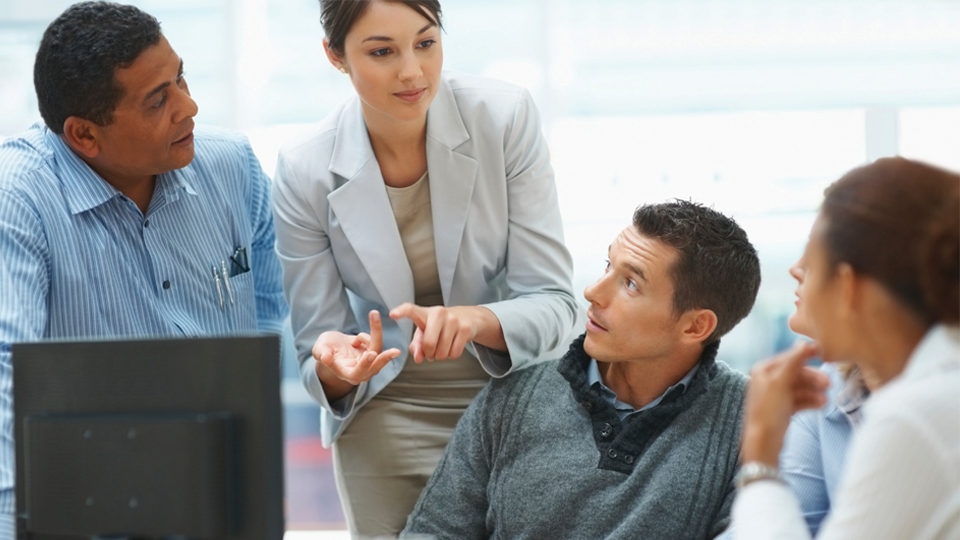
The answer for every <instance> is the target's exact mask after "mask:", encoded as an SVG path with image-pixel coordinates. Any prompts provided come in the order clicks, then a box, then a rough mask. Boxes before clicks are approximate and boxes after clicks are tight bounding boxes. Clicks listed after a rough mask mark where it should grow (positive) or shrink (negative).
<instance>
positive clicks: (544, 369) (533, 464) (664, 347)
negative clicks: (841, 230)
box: [403, 201, 760, 540]
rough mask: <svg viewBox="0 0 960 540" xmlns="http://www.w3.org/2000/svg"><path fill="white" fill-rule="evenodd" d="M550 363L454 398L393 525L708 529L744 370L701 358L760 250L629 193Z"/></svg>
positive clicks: (673, 207) (753, 288) (732, 445)
mask: <svg viewBox="0 0 960 540" xmlns="http://www.w3.org/2000/svg"><path fill="white" fill-rule="evenodd" d="M609 257H610V260H609V262H608V263H607V268H606V271H605V272H604V274H603V275H602V276H601V277H600V279H599V280H597V282H596V283H594V284H593V285H591V286H589V287H587V289H586V291H584V296H585V297H586V299H587V300H588V301H589V302H590V307H589V309H588V311H587V315H588V319H589V320H588V322H587V331H586V334H584V335H583V336H581V337H580V338H578V339H577V340H575V341H574V342H573V344H571V346H570V350H569V352H567V354H566V355H565V356H564V357H563V358H562V359H561V360H560V361H559V362H557V363H546V364H543V365H540V366H537V367H534V368H530V369H527V370H524V371H522V372H518V373H516V374H514V375H511V376H509V377H507V378H504V379H499V380H493V381H492V382H491V383H490V384H489V386H487V387H486V388H485V389H484V390H483V391H482V392H481V393H480V394H479V395H478V396H477V398H476V400H475V401H474V402H473V404H472V405H471V406H470V408H469V409H468V410H467V412H466V413H465V414H464V416H463V418H462V419H461V420H460V423H459V424H458V425H457V429H456V431H455V432H454V435H453V438H452V439H451V440H450V444H449V446H448V447H447V450H446V452H445V453H444V456H443V459H442V460H441V461H440V465H439V466H438V467H437V469H436V472H435V473H434V475H433V477H432V478H431V479H430V482H429V483H428V484H427V487H426V489H424V491H423V494H422V495H421V497H420V500H419V502H418V503H417V506H416V507H415V508H414V511H413V513H412V514H411V515H410V518H409V520H408V521H407V527H406V529H405V530H404V533H403V534H404V535H411V536H413V533H425V534H429V535H434V536H436V538H438V539H446V538H449V539H458V540H464V539H471V538H477V539H480V538H494V537H495V538H511V539H514V540H517V539H544V538H590V539H597V538H609V539H612V538H624V539H627V538H629V539H635V538H664V539H677V538H713V537H715V536H716V535H718V534H720V533H721V532H722V531H723V530H724V529H725V528H726V526H727V524H728V522H729V519H730V507H731V504H732V502H733V497H734V488H733V484H732V480H733V476H734V474H735V472H736V470H737V456H738V445H739V438H740V421H741V418H740V417H741V410H742V408H743V396H744V388H745V385H746V377H745V376H744V375H742V374H740V373H738V372H736V371H733V370H732V369H731V368H730V367H728V366H727V365H726V364H724V363H722V362H718V361H716V360H715V359H716V356H717V349H718V347H719V345H720V342H719V340H720V337H721V336H723V335H724V334H726V333H727V332H728V331H730V329H731V328H733V327H734V326H735V325H736V324H737V323H738V322H740V320H741V319H743V317H745V316H746V315H747V313H749V312H750V309H751V307H752V306H753V302H754V299H755V298H756V295H757V289H758V288H759V286H760V262H759V260H758V259H757V253H756V251H755V250H754V248H753V246H752V245H751V244H750V242H749V241H748V240H747V235H746V233H744V231H743V230H742V229H741V228H740V227H739V226H737V224H736V223H734V222H733V220H731V219H729V218H727V217H725V216H723V215H722V214H720V213H718V212H715V211H714V210H711V209H709V208H705V207H703V206H700V205H698V204H695V203H692V202H685V201H676V202H671V203H665V204H656V205H647V206H643V207H640V208H638V209H637V211H636V213H635V214H634V216H633V225H632V226H630V227H627V228H626V229H624V230H623V232H621V233H620V235H619V236H618V237H617V238H616V239H615V240H614V241H613V244H611V245H610V248H609Z"/></svg>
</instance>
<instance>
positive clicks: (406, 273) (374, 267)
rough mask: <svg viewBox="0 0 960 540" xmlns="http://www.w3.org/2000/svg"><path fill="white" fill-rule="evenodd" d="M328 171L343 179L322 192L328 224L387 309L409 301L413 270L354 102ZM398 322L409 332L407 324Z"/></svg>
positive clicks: (343, 118) (339, 132)
mask: <svg viewBox="0 0 960 540" xmlns="http://www.w3.org/2000/svg"><path fill="white" fill-rule="evenodd" d="M330 172H332V173H334V174H336V175H338V176H340V177H342V178H344V179H345V180H346V181H345V182H344V183H343V185H341V186H340V187H338V188H337V189H335V190H334V191H333V192H331V193H330V194H329V195H327V200H328V201H329V202H330V208H331V209H332V210H333V214H334V216H335V217H336V221H337V222H338V223H335V224H333V223H332V224H331V225H333V226H336V225H337V224H339V226H340V229H341V230H342V231H343V234H344V235H345V236H346V237H347V240H348V241H349V242H350V245H351V246H352V247H353V249H354V251H355V252H356V253H357V256H358V257H359V258H360V262H361V263H362V264H363V268H364V269H365V270H366V271H367V274H368V275H369V276H370V279H371V280H372V281H373V283H374V285H375V286H376V288H377V291H378V292H379V293H380V297H381V298H382V299H383V302H384V305H385V306H386V307H387V309H392V308H394V307H397V306H398V305H400V304H402V303H403V302H413V299H414V291H413V274H412V273H411V271H410V265H409V264H408V262H407V255H406V252H405V251H404V250H403V243H402V241H401V240H400V232H399V230H398V229H397V222H396V220H395V219H394V217H393V209H392V208H391V207H390V200H389V198H388V197H387V190H386V188H385V187H384V183H383V175H382V174H381V173H380V165H379V164H378V163H377V159H376V157H375V156H374V155H373V148H372V147H371V146H370V137H369V136H368V135H367V128H366V124H365V123H364V121H363V114H362V113H361V111H360V104H359V100H356V99H355V100H354V101H353V102H352V103H350V104H349V105H348V106H347V107H346V108H345V109H344V111H343V113H342V114H341V116H340V123H339V125H338V127H337V142H336V144H335V146H334V148H333V155H332V156H331V158H330ZM401 326H402V327H404V333H405V334H409V332H408V329H407V328H405V327H406V326H407V325H401Z"/></svg>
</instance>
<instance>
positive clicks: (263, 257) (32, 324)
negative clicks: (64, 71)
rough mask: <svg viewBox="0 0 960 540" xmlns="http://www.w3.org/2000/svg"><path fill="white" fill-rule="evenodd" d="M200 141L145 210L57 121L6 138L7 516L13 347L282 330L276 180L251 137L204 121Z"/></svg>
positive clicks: (3, 423)
mask: <svg viewBox="0 0 960 540" xmlns="http://www.w3.org/2000/svg"><path fill="white" fill-rule="evenodd" d="M194 145H195V149H196V154H195V157H194V159H193V162H192V163H191V164H190V165H188V166H187V167H185V168H183V169H179V170H176V171H171V172H169V173H166V174H162V175H160V176H158V177H157V183H156V188H155V190H154V194H153V198H152V199H151V201H150V206H149V207H148V209H147V212H146V215H143V214H142V213H141V212H140V210H139V209H138V208H137V206H136V204H134V202H133V201H132V200H130V199H128V198H127V197H126V196H124V195H123V194H122V193H120V192H119V191H117V190H116V189H115V188H114V187H112V186H111V185H110V184H108V183H107V182H106V181H104V180H103V179H102V178H101V177H100V176H98V175H97V174H96V173H95V172H94V171H93V170H92V169H91V168H90V167H89V166H87V164H86V163H84V162H83V161H82V160H81V159H80V158H79V157H78V156H77V155H76V154H75V153H74V152H73V151H71V150H70V149H69V148H68V147H67V146H66V145H65V144H64V142H63V141H62V140H61V139H60V138H59V137H58V136H57V135H55V134H53V133H52V132H50V131H49V130H48V129H47V128H46V127H45V126H42V125H40V124H35V125H34V126H32V127H31V128H30V129H29V130H28V131H26V132H24V133H22V134H20V135H18V136H16V137H14V138H11V139H8V140H7V141H5V142H4V143H3V144H2V145H0V255H2V264H0V438H2V440H0V512H13V511H14V502H15V501H14V492H13V486H14V476H15V461H14V460H15V457H14V446H13V433H12V388H11V386H12V368H11V360H10V346H11V344H12V343H14V342H26V341H38V340H43V339H75V338H108V337H109V338H114V337H160V336H198V335H223V334H238V333H253V332H256V331H258V330H259V331H267V332H275V333H279V332H280V329H281V325H282V322H283V320H284V318H285V317H286V315H287V306H286V303H285V300H284V298H283V290H282V286H281V280H280V264H279V262H278V261H277V258H276V255H275V253H274V251H273V247H274V240H275V238H274V229H273V216H272V213H271V209H270V201H269V193H270V189H269V179H268V178H267V177H266V175H264V173H263V170H262V169H261V167H260V164H259V162H258V161H257V159H256V157H255V156H254V154H253V151H252V149H251V148H250V145H249V143H248V142H247V141H246V139H245V138H244V137H243V136H241V135H237V134H233V133H230V132H225V131H220V130H213V129H209V128H207V129H197V130H196V131H195V138H194ZM238 249H242V250H244V251H245V253H246V256H247V260H246V261H243V260H242V256H243V255H242V254H240V253H239V252H238ZM235 254H236V255H237V256H236V257H235V258H236V259H238V260H240V262H241V263H245V264H243V266H240V265H236V264H235V263H233V262H232V261H231V259H230V257H231V256H232V255H235ZM224 267H226V272H227V274H228V276H231V277H229V288H228V287H227V282H226V281H225V280H224V278H223V269H224ZM243 267H246V268H249V271H246V272H244V271H242V270H243ZM214 269H216V271H217V272H218V273H219V274H220V277H219V280H220V281H219V290H218V285H217V283H218V282H217V280H216V279H215V277H214ZM221 298H222V300H221ZM231 299H232V300H233V301H232V302H231Z"/></svg>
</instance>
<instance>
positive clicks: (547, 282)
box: [273, 72, 577, 445]
mask: <svg viewBox="0 0 960 540" xmlns="http://www.w3.org/2000/svg"><path fill="white" fill-rule="evenodd" d="M427 167H428V170H429V171H430V199H431V201H432V206H433V210H432V213H433V229H434V236H435V244H436V254H437V266H438V270H439V273H440V284H441V289H442V291H443V299H444V305H447V306H457V305H483V306H486V307H488V308H489V309H490V310H491V311H493V313H494V314H496V316H497V317H498V318H499V320H500V324H501V326H502V328H503V335H504V338H505V339H506V343H507V347H508V349H509V353H508V354H504V353H499V352H497V351H493V350H491V349H487V348H485V347H483V346H480V345H477V344H470V345H469V346H470V347H471V348H472V350H473V352H475V353H476V356H477V357H478V358H479V359H480V362H481V364H482V365H483V367H484V369H485V370H486V371H487V372H488V373H489V374H490V375H492V376H494V377H503V376H505V375H506V374H508V373H510V372H511V371H514V370H517V369H521V368H523V367H525V366H528V365H531V364H533V363H535V362H537V361H540V360H547V359H549V358H548V357H546V355H547V354H555V351H553V349H556V348H558V347H563V346H565V345H566V343H567V341H568V338H569V337H570V336H571V335H572V330H573V326H574V324H575V321H576V319H577V305H576V302H575V300H574V297H573V293H572V285H571V279H572V273H573V263H572V260H571V257H570V254H569V252H568V251H567V249H566V247H565V246H564V243H563V225H562V222H561V219H560V210H559V206H558V203H557V190H556V185H555V184H554V176H553V168H552V167H551V166H550V154H549V150H548V148H547V143H546V141H545V139H544V137H543V134H542V132H541V129H540V118H539V114H538V112H537V109H536V106H535V105H534V103H533V100H532V98H531V97H530V95H529V93H528V92H527V91H526V90H523V89H521V88H519V87H516V86H513V85H509V84H507V83H503V82H499V81H495V80H491V79H485V78H479V77H471V76H465V75H460V74H452V73H447V72H444V74H443V76H442V79H441V84H440V88H439V90H438V92H437V95H436V97H435V98H434V101H433V103H432V104H431V105H430V109H429V111H428V113H427ZM273 201H274V215H275V221H276V229H277V252H278V254H279V256H280V261H281V263H282V265H283V282H284V290H285V292H286V295H287V299H288V300H289V303H290V307H291V317H292V324H293V332H294V336H295V340H296V346H297V351H298V358H299V360H300V373H301V377H302V380H303V383H304V386H306V388H307V391H308V392H309V393H310V395H311V396H313V398H314V399H315V400H317V402H318V403H320V404H321V405H322V406H323V409H322V415H321V434H322V436H323V441H324V444H327V445H329V444H330V443H332V442H333V441H334V440H335V439H336V438H337V436H338V435H339V434H340V433H341V432H342V431H343V429H344V428H345V427H346V426H347V425H348V424H349V422H350V420H351V419H352V418H353V416H354V414H355V413H356V411H357V410H358V409H359V408H360V407H361V406H363V405H364V404H365V403H366V402H367V401H369V400H370V398H371V397H373V396H374V395H376V394H377V393H378V392H379V391H380V390H382V389H383V388H384V387H385V386H386V385H387V384H389V383H390V381H392V380H393V379H394V378H395V377H396V376H397V374H398V373H400V370H401V369H402V368H403V364H404V362H405V361H406V358H407V354H406V352H407V347H408V345H409V342H410V338H411V337H412V336H413V330H414V328H413V324H412V322H411V321H409V320H407V319H404V320H401V321H399V322H394V321H393V320H391V319H390V318H389V317H388V315H387V313H388V312H389V310H390V309H392V308H394V307H396V306H398V305H400V304H402V303H403V302H413V300H414V289H413V274H412V273H411V270H410V265H409V264H408V262H407V258H406V253H405V252H404V249H403V244H402V243H401V240H400V233H399V231H398V229H397V224H396V221H395V219H394V216H393V210H392V209H391V206H390V202H389V199H388V197H387V192H386V188H385V186H384V182H383V177H382V176H381V174H380V166H379V164H378V163H377V159H376V157H375V156H374V154H373V149H372V147H371V145H370V138H369V136H368V135H367V130H366V124H365V123H364V120H363V115H362V113H361V109H360V102H359V99H358V98H356V97H354V98H352V99H350V100H348V101H347V102H346V103H344V104H343V105H342V106H341V107H339V108H338V109H336V110H335V111H333V112H332V113H330V115H329V116H327V118H326V119H324V120H323V121H322V122H320V123H319V124H318V125H317V126H316V127H314V128H312V129H311V130H309V131H308V132H307V133H305V134H303V135H301V136H300V137H298V138H297V139H295V140H293V141H291V142H290V143H288V144H287V145H285V146H284V147H283V148H282V149H281V150H280V157H279V161H278V164H277V172H276V177H275V179H274V188H273ZM372 309H377V310H379V311H380V313H381V315H382V320H383V330H384V344H383V346H384V348H385V349H386V348H390V347H396V348H398V349H400V350H401V351H403V352H404V354H401V355H400V357H398V358H397V359H395V360H393V361H391V362H390V363H389V364H387V366H386V367H384V368H383V370H382V371H381V372H380V373H379V374H377V375H376V376H375V377H373V378H372V379H371V380H370V381H369V382H367V383H363V384H361V385H360V387H359V388H358V389H357V391H355V392H353V393H351V394H350V395H349V396H348V397H347V398H346V399H345V400H343V401H341V402H338V403H337V406H336V407H334V408H331V406H330V403H329V402H328V400H327V399H326V396H325V395H324V392H323V389H322V387H321V385H320V380H319V378H318V377H317V374H316V369H315V364H314V360H313V357H312V355H311V349H312V347H313V344H314V342H315V341H316V339H317V337H318V336H319V335H320V334H321V333H323V332H325V331H328V330H338V331H340V332H344V333H347V334H355V333H358V332H362V331H363V332H366V331H369V328H368V327H369V324H368V318H367V313H368V312H369V311H370V310H372Z"/></svg>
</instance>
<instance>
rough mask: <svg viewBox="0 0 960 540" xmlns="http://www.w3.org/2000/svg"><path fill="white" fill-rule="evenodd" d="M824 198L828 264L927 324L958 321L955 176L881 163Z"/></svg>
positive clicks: (894, 161) (959, 224) (910, 164)
mask: <svg viewBox="0 0 960 540" xmlns="http://www.w3.org/2000/svg"><path fill="white" fill-rule="evenodd" d="M825 195H826V198H825V200H824V202H823V207H822V209H821V214H822V215H823V217H824V218H826V232H825V235H824V237H825V244H826V248H827V252H828V254H829V257H830V263H831V265H833V266H836V265H837V264H839V263H847V264H849V265H850V266H852V267H853V269H854V271H856V272H857V273H860V274H864V275H868V276H870V277H872V278H874V279H876V280H877V281H879V282H880V283H881V284H882V285H883V286H884V287H886V288H887V289H888V290H889V291H890V292H891V293H893V295H894V296H895V297H896V298H897V299H898V300H899V301H900V302H902V303H903V305H904V306H906V307H907V308H909V309H910V310H911V311H913V312H914V313H916V314H917V315H918V316H919V317H920V318H921V319H922V320H923V321H924V322H925V323H926V324H933V323H935V322H946V323H957V322H958V321H960V175H958V174H956V173H952V172H950V171H946V170H943V169H939V168H936V167H932V166H930V165H927V164H924V163H918V162H916V161H911V160H908V159H904V158H900V157H895V158H883V159H878V160H877V161H875V162H874V163H871V164H869V165H866V166H863V167H859V168H857V169H854V170H852V171H850V172H849V173H847V174H846V175H844V176H843V178H841V179H840V180H838V181H837V182H835V183H834V184H833V185H831V186H830V187H828V188H827V190H826V192H825Z"/></svg>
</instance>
